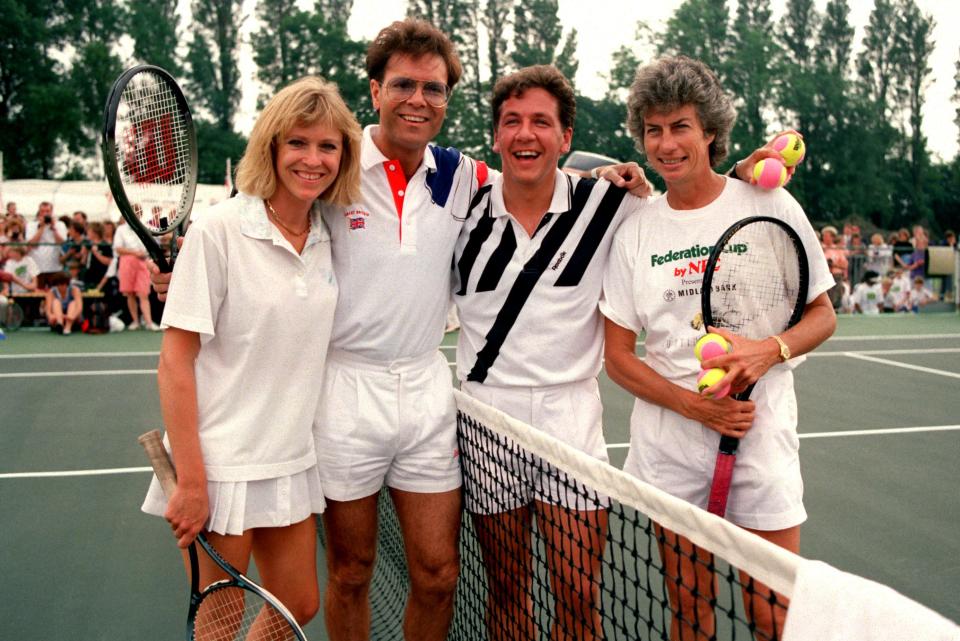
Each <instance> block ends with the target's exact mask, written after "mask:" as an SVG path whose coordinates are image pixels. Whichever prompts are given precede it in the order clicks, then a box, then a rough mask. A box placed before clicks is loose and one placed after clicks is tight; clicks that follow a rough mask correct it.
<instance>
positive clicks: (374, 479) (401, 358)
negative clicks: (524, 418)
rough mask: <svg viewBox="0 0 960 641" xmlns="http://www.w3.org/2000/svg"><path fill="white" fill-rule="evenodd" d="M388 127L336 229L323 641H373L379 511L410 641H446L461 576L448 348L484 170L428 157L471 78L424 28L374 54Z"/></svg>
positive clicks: (391, 34)
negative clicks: (463, 247)
mask: <svg viewBox="0 0 960 641" xmlns="http://www.w3.org/2000/svg"><path fill="white" fill-rule="evenodd" d="M367 72H368V75H369V77H370V93H371V97H372V100H373V105H374V107H375V108H376V109H377V111H378V112H379V114H380V122H379V124H377V125H372V126H369V127H367V128H366V130H365V131H364V133H363V143H362V151H361V170H362V177H361V192H362V195H363V196H362V202H360V203H354V204H353V205H352V206H350V207H346V208H343V209H341V210H339V211H336V212H334V213H333V214H332V215H329V216H327V217H326V223H327V226H328V227H329V229H330V234H331V237H332V240H333V260H334V272H335V273H336V277H337V279H338V281H339V284H340V298H339V301H338V302H337V311H336V316H335V320H334V329H333V336H332V338H331V343H330V351H329V355H328V359H327V364H328V366H327V373H326V377H325V380H324V384H323V388H324V389H323V395H322V400H321V407H320V410H319V414H318V417H317V424H316V426H315V430H314V431H315V434H316V435H317V459H318V460H317V464H318V465H317V467H318V468H319V470H320V474H321V478H322V481H323V490H324V495H325V496H326V497H327V499H328V501H327V509H326V511H325V512H324V514H323V521H324V531H325V535H326V543H327V546H326V547H327V566H328V568H329V573H330V580H329V585H328V588H327V591H326V598H325V604H324V608H325V616H326V624H327V630H328V633H329V635H330V638H331V639H333V640H334V641H342V640H346V639H367V638H369V631H370V602H369V589H370V581H371V579H372V576H373V566H374V556H375V552H376V542H377V498H378V494H379V491H380V489H381V487H383V485H386V486H387V487H388V488H390V495H391V498H392V499H393V503H394V506H395V507H396V512H397V515H398V517H399V520H400V524H401V527H402V531H403V538H404V548H405V551H406V556H407V563H408V566H409V572H410V584H411V590H410V595H409V598H408V601H407V607H406V612H405V615H404V622H403V629H404V638H407V639H423V640H428V639H444V638H445V637H446V633H447V629H448V627H449V624H450V620H451V616H452V613H453V592H454V588H455V586H456V581H457V573H458V554H457V535H458V530H459V525H460V511H461V502H460V501H461V499H460V470H459V462H458V458H457V457H458V452H457V442H456V430H455V425H456V414H455V412H456V409H455V405H454V400H453V393H452V382H451V374H450V369H449V367H448V365H447V362H446V359H445V358H444V357H443V356H442V355H441V354H440V352H439V350H438V347H439V345H440V342H441V340H442V338H443V332H444V327H445V323H446V316H447V310H448V308H449V305H450V291H451V269H450V266H451V261H452V257H453V252H454V247H455V245H456V242H457V237H458V235H459V233H460V230H461V228H462V225H463V218H464V217H465V215H466V213H467V211H468V210H469V206H470V201H471V200H472V199H473V197H474V196H475V195H476V193H477V190H478V188H479V187H480V186H481V185H482V184H484V183H485V182H486V180H487V169H486V166H485V165H484V164H483V163H480V162H476V161H473V160H472V159H470V158H466V157H465V156H463V155H462V154H460V153H459V152H458V151H456V150H455V149H443V148H440V147H437V146H435V145H433V144H430V141H431V140H432V139H434V138H435V137H436V135H437V134H438V133H439V131H440V127H441V126H442V125H443V120H444V117H445V116H446V108H447V101H448V100H449V98H450V92H451V87H453V86H454V85H455V84H456V83H457V81H458V80H459V78H460V75H461V66H460V62H459V59H458V58H457V55H456V53H455V51H454V49H453V45H452V43H451V42H450V40H449V38H447V36H445V35H444V34H443V33H442V32H440V31H439V30H437V29H436V28H435V27H433V26H432V25H430V24H429V23H426V22H422V21H417V20H409V19H408V20H404V21H402V22H395V23H393V24H392V25H390V26H388V27H386V28H385V29H383V30H382V31H381V32H380V33H379V34H378V35H377V37H376V38H375V39H374V41H373V42H372V43H371V45H370V47H369V49H368V51H367Z"/></svg>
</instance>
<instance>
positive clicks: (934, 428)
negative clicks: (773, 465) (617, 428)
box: [607, 425, 960, 450]
mask: <svg viewBox="0 0 960 641" xmlns="http://www.w3.org/2000/svg"><path fill="white" fill-rule="evenodd" d="M957 430H960V425H926V426H921V427H888V428H883V429H877V430H849V431H846V432H809V433H805V434H798V435H797V436H798V437H799V438H802V439H806V438H840V437H843V436H882V435H884V434H914V433H919V432H955V431H957ZM628 447H630V444H629V443H609V444H608V445H607V449H608V450H622V449H626V448H628Z"/></svg>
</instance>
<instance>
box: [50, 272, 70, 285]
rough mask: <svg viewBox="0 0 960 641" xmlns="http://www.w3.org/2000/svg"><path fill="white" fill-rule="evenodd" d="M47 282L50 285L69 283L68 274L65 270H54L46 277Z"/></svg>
mask: <svg viewBox="0 0 960 641" xmlns="http://www.w3.org/2000/svg"><path fill="white" fill-rule="evenodd" d="M47 283H48V284H49V285H50V286H51V287H56V286H57V285H69V284H70V276H69V275H67V273H66V272H54V273H52V274H50V277H49V278H48V279H47Z"/></svg>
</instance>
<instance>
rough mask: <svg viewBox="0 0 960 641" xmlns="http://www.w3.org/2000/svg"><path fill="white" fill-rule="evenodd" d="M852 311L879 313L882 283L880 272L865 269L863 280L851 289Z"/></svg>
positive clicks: (870, 313)
mask: <svg viewBox="0 0 960 641" xmlns="http://www.w3.org/2000/svg"><path fill="white" fill-rule="evenodd" d="M852 298H853V301H852V302H853V312H854V313H855V314H869V315H873V314H879V313H880V310H881V308H882V307H883V285H881V284H880V274H878V273H877V272H875V271H867V272H866V273H865V274H864V275H863V280H862V281H861V282H860V283H858V284H857V286H856V288H855V289H854V290H853V297H852Z"/></svg>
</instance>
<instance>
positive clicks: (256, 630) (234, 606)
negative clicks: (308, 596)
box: [193, 586, 297, 641]
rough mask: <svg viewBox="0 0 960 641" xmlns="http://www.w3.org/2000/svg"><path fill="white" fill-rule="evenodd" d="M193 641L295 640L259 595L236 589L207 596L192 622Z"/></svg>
mask: <svg viewBox="0 0 960 641" xmlns="http://www.w3.org/2000/svg"><path fill="white" fill-rule="evenodd" d="M193 638H194V639H195V640H196V641H281V640H286V639H296V638H297V635H296V633H295V632H294V630H293V628H292V627H291V625H290V623H289V622H288V621H287V619H286V618H285V617H284V616H283V615H282V614H281V613H280V612H279V611H278V610H277V609H276V608H274V607H273V606H272V605H270V603H269V602H267V601H265V600H264V599H263V598H261V597H260V596H259V595H257V594H256V593H254V592H251V591H249V590H245V589H243V588H238V587H235V586H228V587H221V588H215V589H212V590H210V591H209V592H207V593H206V594H205V595H204V597H203V600H202V601H201V602H200V606H199V608H198V609H197V615H196V618H195V619H194V635H193Z"/></svg>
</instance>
